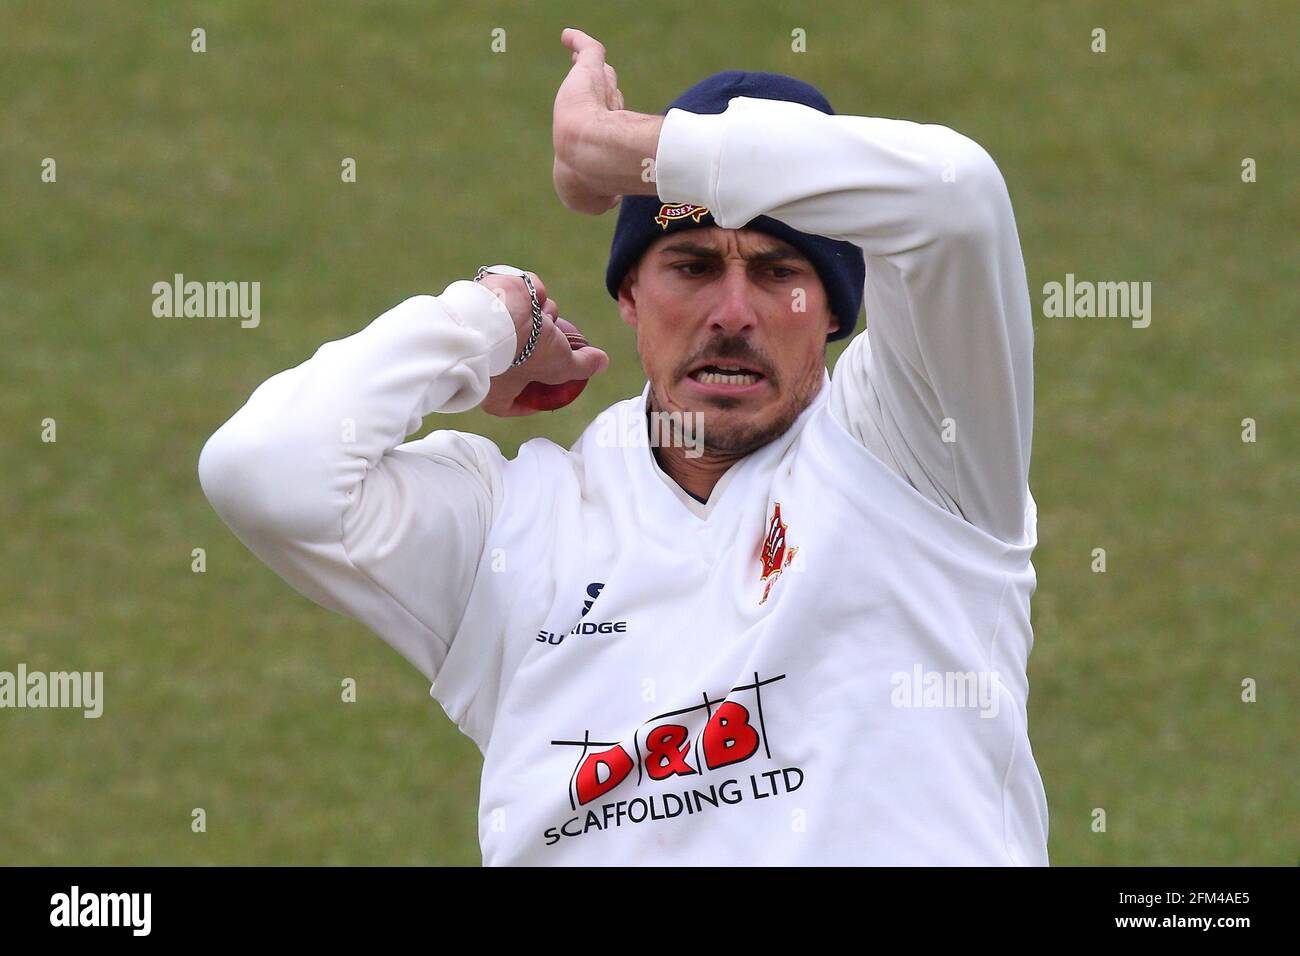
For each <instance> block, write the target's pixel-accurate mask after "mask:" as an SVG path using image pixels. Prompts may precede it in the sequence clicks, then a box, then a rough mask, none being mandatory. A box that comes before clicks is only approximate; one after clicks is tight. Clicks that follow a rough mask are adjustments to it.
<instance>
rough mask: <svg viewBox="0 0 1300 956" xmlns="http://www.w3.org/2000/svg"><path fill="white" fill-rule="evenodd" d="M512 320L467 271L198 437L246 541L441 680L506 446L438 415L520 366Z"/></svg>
mask: <svg viewBox="0 0 1300 956" xmlns="http://www.w3.org/2000/svg"><path fill="white" fill-rule="evenodd" d="M515 350H516V338H515V330H514V326H513V323H512V322H511V320H510V317H509V315H508V314H506V313H505V312H504V311H502V310H500V309H499V304H498V300H497V299H496V297H495V296H494V295H493V294H492V292H491V291H490V290H489V289H486V288H484V287H483V286H481V285H478V284H476V283H473V282H469V281H467V280H459V281H456V282H453V283H451V284H450V285H449V286H448V287H447V289H446V290H445V291H444V292H443V293H442V294H441V295H439V296H436V297H435V296H431V295H418V296H414V297H413V298H410V299H407V300H406V301H404V302H402V303H400V304H399V305H397V306H395V307H394V308H392V309H390V310H389V311H387V312H385V313H384V314H383V315H381V316H379V317H378V318H377V319H375V320H374V321H373V322H371V323H370V325H368V326H367V327H366V328H364V329H362V330H361V331H359V332H357V333H355V334H354V335H350V336H348V337H346V338H343V339H339V340H337V341H333V342H327V343H326V344H324V345H322V346H321V347H320V348H319V349H318V350H317V351H316V353H315V354H314V355H313V356H312V357H311V358H310V359H308V360H307V361H306V362H303V363H302V364H301V365H298V366H296V367H294V368H291V369H287V370H286V371H283V372H280V373H279V374H277V375H274V376H272V377H271V378H270V379H268V380H267V381H266V382H264V383H263V384H262V385H260V386H259V387H258V388H257V389H256V390H255V391H254V392H253V394H252V396H251V397H250V398H249V399H248V401H247V403H246V404H245V405H244V406H243V407H242V408H241V409H240V410H239V411H238V412H236V413H235V415H234V416H233V417H232V418H231V419H230V420H229V421H228V422H226V423H225V424H224V425H222V426H221V428H220V429H218V430H217V432H216V433H215V434H213V435H212V437H211V438H209V439H208V441H207V443H206V444H205V445H204V447H203V451H202V453H201V454H200V456H199V465H198V470H199V480H200V483H201V485H202V487H203V491H204V494H205V495H206V496H207V498H208V500H209V501H210V502H211V504H212V506H213V508H214V509H215V510H216V511H217V513H218V514H219V515H220V516H221V518H222V520H223V521H225V523H226V524H227V525H229V527H230V529H231V530H232V531H233V532H234V533H235V535H236V536H237V537H238V538H239V540H240V541H242V542H243V543H244V544H245V545H246V546H247V547H248V548H249V550H250V551H252V552H253V553H254V554H255V555H256V556H257V557H258V558H260V559H261V560H262V561H263V562H265V563H266V564H267V565H269V566H270V567H271V568H272V569H274V570H275V571H276V573H278V574H279V575H280V576H281V577H282V578H284V580H285V581H287V582H288V583H289V584H290V585H292V586H293V587H294V588H295V589H296V590H298V591H299V592H301V593H302V594H304V595H305V596H306V597H308V598H310V599H311V600H313V601H315V602H316V603H318V604H320V605H321V606H323V607H326V608H329V609H331V610H334V611H338V612H340V613H342V614H346V615H348V616H349V617H352V618H355V619H356V620H359V621H361V622H362V623H364V624H366V625H368V626H369V627H371V628H372V629H373V630H374V631H376V633H378V634H379V635H380V636H381V637H383V638H384V640H386V641H387V642H388V643H389V644H391V645H392V646H393V647H394V648H395V649H396V650H397V651H398V652H399V653H401V654H402V655H403V656H404V657H405V658H406V659H407V660H409V661H410V662H411V663H412V664H414V665H415V666H416V667H417V668H419V670H420V671H421V673H423V674H424V675H425V677H427V678H429V679H430V680H431V681H432V680H433V679H434V677H435V676H436V675H437V672H438V670H439V668H440V667H441V665H442V662H443V660H444V658H445V657H446V654H447V649H448V642H449V640H450V639H451V636H452V635H453V634H454V633H455V632H456V630H457V628H458V626H459V623H460V620H461V617H462V615H463V614H464V609H465V605H466V602H467V601H468V600H469V595H470V590H471V588H472V585H473V583H474V574H475V569H476V567H477V564H478V561H479V558H480V556H481V554H482V551H483V546H484V541H485V538H486V535H487V532H488V529H489V528H490V526H491V523H492V520H493V517H494V514H495V504H496V503H497V502H499V501H500V498H501V468H502V464H503V458H502V456H501V453H500V451H499V449H497V447H496V446H495V445H494V444H493V443H492V442H490V441H489V440H487V439H485V438H482V437H480V436H477V435H470V434H466V433H462V432H456V431H450V430H442V431H435V432H432V433H431V434H430V435H428V436H426V437H425V438H423V439H420V440H418V441H413V442H409V443H405V444H401V442H402V440H403V438H404V437H405V436H407V435H409V434H411V433H412V432H414V431H416V430H417V429H419V428H420V426H421V422H422V419H423V418H424V416H426V415H427V414H429V413H431V412H459V411H464V410H466V409H469V408H473V407H475V406H476V405H477V404H478V403H479V402H481V401H482V400H483V398H484V396H485V395H486V394H487V392H488V388H489V382H490V378H491V377H492V376H493V375H496V374H499V373H501V372H502V371H504V370H505V369H506V368H507V367H509V365H510V363H511V361H512V360H513V358H514V355H515Z"/></svg>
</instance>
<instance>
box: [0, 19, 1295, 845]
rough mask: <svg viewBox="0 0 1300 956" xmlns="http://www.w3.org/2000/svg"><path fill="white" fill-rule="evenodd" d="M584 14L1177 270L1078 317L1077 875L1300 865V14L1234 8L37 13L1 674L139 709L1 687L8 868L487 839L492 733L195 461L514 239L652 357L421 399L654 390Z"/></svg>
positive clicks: (11, 241) (646, 45)
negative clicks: (1106, 310)
mask: <svg viewBox="0 0 1300 956" xmlns="http://www.w3.org/2000/svg"><path fill="white" fill-rule="evenodd" d="M587 11H591V12H587ZM566 25H576V26H580V27H581V28H583V29H585V30H587V31H588V32H590V33H592V34H594V35H596V36H597V37H599V38H600V39H601V40H602V41H603V42H604V43H605V44H606V46H607V47H608V50H609V59H610V62H611V63H613V64H614V65H615V67H616V68H617V69H618V71H619V74H620V79H621V86H622V89H623V90H624V92H625V94H626V96H627V102H628V106H629V108H631V109H636V110H640V111H643V112H658V111H659V110H660V109H661V108H662V106H663V104H664V103H666V102H667V101H668V100H670V99H671V98H672V97H673V96H675V95H676V94H677V93H678V92H680V91H681V90H682V89H684V88H685V87H686V86H687V85H689V84H690V83H693V82H695V81H696V80H698V79H701V78H702V77H704V76H705V75H707V74H709V73H712V72H714V71H717V70H722V69H730V68H748V69H762V70H773V71H778V72H786V73H791V74H794V75H797V76H800V77H802V78H804V79H807V80H809V81H811V82H813V83H815V84H817V85H819V86H820V87H821V88H822V89H823V90H824V91H825V92H826V93H827V94H828V96H829V97H830V99H831V100H832V102H833V103H835V105H836V107H837V109H839V110H840V111H841V112H848V113H858V114H869V115H882V116H892V117H902V118H907V119H914V120H919V121H924V122H938V123H943V124H945V125H949V126H952V127H954V128H956V129H958V130H960V131H962V132H965V133H967V134H968V135H971V136H973V137H974V138H975V139H977V140H979V141H980V142H981V143H983V144H984V145H985V146H986V147H987V148H988V149H989V151H990V152H991V153H992V154H993V156H994V157H995V158H996V159H997V160H998V162H999V165H1000V166H1001V168H1002V171H1003V173H1004V175H1005V176H1006V179H1007V181H1008V183H1009V185H1010V189H1011V193H1012V198H1013V201H1014V203H1015V208H1016V213H1017V218H1018V222H1019V227H1020V235H1021V241H1022V244H1023V247H1024V250H1025V257H1026V261H1027V265H1028V270H1029V278H1030V288H1031V293H1032V296H1033V300H1034V302H1035V303H1036V304H1037V303H1040V302H1041V300H1042V296H1041V289H1042V286H1043V284H1044V283H1045V282H1047V281H1051V280H1054V279H1055V280H1060V279H1063V278H1064V275H1065V273H1067V272H1073V273H1074V274H1075V275H1076V276H1077V277H1078V278H1080V279H1094V280H1107V279H1108V280H1140V281H1141V280H1145V281H1150V282H1152V283H1153V286H1154V289H1153V321H1152V324H1151V326H1150V327H1149V328H1147V329H1143V330H1138V329H1133V328H1130V326H1129V324H1128V322H1127V321H1124V320H1115V319H1112V320H1099V319H1093V320H1086V319H1074V320H1070V319H1043V318H1037V319H1036V326H1037V340H1036V368H1037V389H1036V394H1037V415H1036V425H1037V428H1036V434H1035V444H1034V457H1033V466H1032V472H1031V486H1032V488H1033V490H1034V494H1035V497H1036V499H1037V501H1038V503H1039V508H1040V527H1039V532H1040V539H1041V545H1040V548H1039V550H1038V552H1037V554H1036V556H1035V564H1036V567H1037V569H1038V574H1039V590H1038V593H1037V595H1036V597H1035V604H1034V616H1035V627H1036V646H1035V649H1034V653H1033V657H1032V660H1031V667H1030V677H1031V687H1032V693H1031V697H1030V732H1031V738H1032V742H1033V746H1034V750H1035V754H1036V756H1037V759H1038V762H1039V766H1040V768H1041V770H1042V774H1043V778H1044V781H1045V784H1046V788H1047V794H1048V802H1049V806H1050V811H1051V846H1050V849H1051V858H1052V861H1053V862H1054V863H1056V864H1142V865H1147V864H1284V865H1292V864H1294V863H1296V860H1297V855H1298V852H1300V829H1298V824H1297V819H1298V804H1300V801H1298V799H1297V776H1296V774H1297V767H1298V766H1300V760H1298V759H1297V758H1298V757H1300V754H1298V752H1297V745H1296V744H1297V739H1296V731H1297V723H1298V721H1297V716H1298V714H1300V711H1298V710H1297V707H1296V693H1297V686H1298V683H1297V673H1298V671H1300V668H1298V667H1297V664H1298V662H1297V652H1296V637H1297V629H1296V622H1297V619H1300V614H1298V613H1297V611H1298V608H1297V602H1296V598H1295V592H1296V571H1297V543H1298V541H1297V539H1298V537H1300V535H1298V534H1297V531H1298V523H1297V509H1296V505H1295V500H1294V498H1295V492H1296V488H1297V477H1298V475H1297V456H1296V425H1297V422H1296V403H1295V393H1294V390H1295V387H1296V374H1295V369H1296V364H1297V349H1296V345H1297V338H1296V332H1295V322H1296V318H1297V308H1296V306H1297V295H1296V273H1295V252H1296V247H1295V232H1296V224H1297V222H1300V215H1298V213H1300V209H1297V198H1296V197H1297V189H1296V184H1295V182H1294V172H1295V157H1296V155H1297V153H1298V152H1300V142H1298V141H1297V140H1298V138H1300V137H1297V122H1296V113H1295V104H1294V99H1293V97H1292V95H1291V94H1288V92H1287V91H1288V90H1293V89H1294V79H1295V76H1294V51H1295V37H1296V30H1295V27H1296V14H1295V8H1294V7H1293V6H1290V5H1287V4H1282V3H1270V2H1246V3H1232V4H1225V3H1221V2H1217V0H1195V2H1181V3H1160V4H1156V3H1150V4H1127V3H1113V4H1112V3H1095V2H1085V3H1074V4H1069V5H1066V4H1044V5H1020V4H1016V3H1007V2H981V3H961V2H944V3H926V4H912V3H870V4H865V3H861V2H857V0H852V2H846V0H836V2H818V3H793V2H780V3H777V2H762V3H746V4H732V3H701V2H699V0H690V2H683V0H668V2H657V3H654V4H646V3H640V2H637V3H605V4H601V5H599V6H596V7H591V6H590V5H579V4H560V3H528V4H524V3H475V4H468V3H466V4H456V5H452V4H446V3H430V2H419V3H416V2H411V3H391V4H378V3H375V4H369V3H365V4H363V3H341V2H338V3H335V2H330V3H312V4H310V5H301V4H273V3H266V2H262V0H258V2H253V0H238V2H224V3H205V4H199V3H169V4H149V3H143V2H142V3H114V4H104V3H92V2H82V3H51V2H42V0H22V2H6V3H5V5H4V29H3V30H0V204H2V213H0V323H3V348H0V441H2V444H0V528H2V529H3V530H2V531H0V534H2V535H3V555H4V561H3V565H2V566H0V670H5V669H7V670H13V669H14V668H16V666H17V663H18V662H19V661H24V662H26V664H27V665H28V667H29V668H31V669H44V670H62V669H78V670H103V671H104V672H105V684H106V688H105V697H106V710H105V715H104V716H103V717H102V718H101V719H99V720H85V719H83V718H82V717H81V716H80V714H79V713H73V712H64V711H16V710H5V711H0V863H10V864H12V863H35V864H140V863H150V864H152V863H178V864H211V863H215V864H235V863H271V864H291V863H294V864H298V863H303V864H335V863H351V864H379V863H400V864H408V863H409V864H414V863H449V864H450V863H454V864H476V863H478V862H479V854H478V848H477V842H476V823H475V811H476V803H477V794H478V773H479V767H480V763H481V758H480V757H479V754H478V751H477V749H476V748H475V747H474V745H473V744H472V743H471V742H470V741H469V740H468V739H466V738H463V737H461V736H460V735H459V733H458V731H456V729H455V728H454V727H453V726H452V725H451V724H450V722H449V721H448V720H447V719H446V717H445V716H444V715H443V713H442V711H441V709H440V708H439V707H438V705H437V704H436V703H435V702H433V701H432V700H430V699H429V697H428V696H427V687H426V686H425V684H424V682H423V680H422V679H421V678H420V677H419V676H418V674H417V673H416V672H415V671H414V670H413V669H412V668H410V667H409V666H408V665H406V664H405V663H404V662H403V661H402V660H401V659H400V658H399V657H398V656H397V655H396V654H395V653H393V652H392V651H391V650H389V649H388V648H387V646H386V645H384V644H383V643H382V642H381V641H380V640H379V639H378V638H377V637H375V636H373V635H371V634H370V633H369V632H368V631H367V630H365V629H364V628H363V627H362V626H360V625H357V624H354V623H351V622H349V621H347V620H345V619H343V618H341V617H338V616H335V615H333V614H331V613H329V612H327V611H324V610H322V609H320V608H318V607H316V606H315V605H313V604H311V603H310V602H308V601H307V600H306V599H304V598H301V597H299V596H298V595H297V594H296V593H294V592H292V591H291V590H290V589H288V587H287V586H285V585H284V584H283V583H282V582H281V581H280V580H279V579H278V578H277V577H276V576H275V575H274V574H273V573H272V572H271V571H270V570H268V569H266V568H265V567H263V566H262V565H261V564H260V563H259V562H258V561H257V560H256V559H255V558H253V557H252V556H251V555H250V554H249V553H247V552H246V551H245V550H244V549H243V548H242V546H240V544H239V543H238V542H237V541H236V540H235V538H234V537H233V536H232V535H230V534H229V532H228V531H227V530H226V529H225V527H224V525H222V524H221V523H220V521H219V519H218V518H217V517H216V515H215V514H214V513H213V512H212V511H211V510H210V508H209V507H208V505H207V503H206V501H205V499H204V498H203V496H202V493H201V491H200V489H199V485H198V482H197V478H196V473H195V467H196V461H197V458H198V453H199V449H200V448H201V447H202V444H203V442H204V441H205V440H206V438H207V437H208V436H209V435H210V434H211V433H212V432H213V431H214V430H215V429H216V428H217V427H218V426H219V425H220V424H221V423H222V422H223V421H224V420H225V419H226V418H227V417H229V416H230V415H231V414H232V413H233V412H234V411H235V409H236V408H237V407H238V406H239V405H240V404H242V403H243V401H244V400H245V398H246V397H247V396H248V394H249V393H250V392H251V391H252V390H253V388H254V387H255V386H256V385H257V384H258V383H260V382H261V381H262V380H264V379H265V378H267V377H268V376H270V375H271V374H272V373H274V372H276V371H279V370H280V369H283V368H286V367H289V366H291V365H295V364H297V363H299V362H301V361H302V360H304V359H305V358H307V357H308V356H309V355H310V354H311V352H312V351H313V350H314V349H315V348H316V346H318V345H319V344H320V343H322V342H324V341H326V340H329V339H335V338H339V337H341V336H344V335H346V334H349V333H351V332H353V331H355V330H356V329H358V328H360V327H361V326H363V325H364V324H365V323H367V322H368V321H369V320H370V319H371V318H373V317H374V316H375V315H377V314H379V313H380V312H381V311H383V310H384V309H386V308H388V307H389V306H391V305H392V304H394V303H395V302H397V301H399V300H400V299H402V298H405V297H406V296H408V295H411V294H414V293H417V292H438V291H441V289H442V288H443V287H444V286H445V285H446V284H447V283H448V282H450V281H452V280H453V279H456V278H462V277H467V276H469V275H471V274H472V273H473V270H474V269H475V267H477V266H478V265H479V264H480V263H486V262H501V261H505V262H514V263H520V264H526V265H527V266H528V267H529V268H531V269H533V270H534V271H536V272H538V273H539V274H540V275H542V276H543V278H545V280H546V282H547V286H548V288H549V289H550V291H551V293H552V295H553V296H554V297H555V298H556V299H557V300H558V301H560V302H561V304H563V305H564V306H565V313H566V315H570V316H572V317H573V318H574V320H575V321H578V322H579V323H580V324H581V325H582V326H583V327H584V329H586V330H587V331H588V333H589V334H590V335H591V337H592V338H593V339H594V340H596V341H597V342H598V344H601V345H603V346H605V347H606V348H607V349H608V350H609V351H610V352H611V355H612V357H613V366H612V369H611V372H610V374H608V375H607V376H605V377H603V378H602V379H600V380H598V381H597V382H595V383H593V384H592V386H591V387H590V388H589V389H588V391H587V394H586V395H585V396H584V397H583V399H582V401H580V402H579V403H578V404H577V405H575V406H572V407H570V408H568V409H565V410H563V411H560V412H556V413H553V414H551V415H547V416H540V417H537V418H533V419H527V420H512V421H505V420H500V419H491V418H488V417H487V416H484V415H481V414H480V413H477V412H474V413H469V414H466V415H460V416H454V417H451V418H449V419H442V420H439V421H437V422H432V421H427V422H426V425H428V426H430V427H432V426H434V425H438V426H442V427H456V428H463V429H470V430H475V431H479V432H481V433H483V434H486V435H489V436H490V437H492V438H493V439H495V440H496V441H498V442H499V443H500V444H501V446H502V448H503V450H505V451H506V452H507V454H511V455H512V454H514V451H515V449H516V448H517V447H518V445H519V443H520V442H521V441H523V440H526V439H527V438H530V437H533V436H535V435H546V436H549V437H551V438H553V439H555V440H557V441H560V442H563V443H566V444H567V443H568V442H570V441H572V439H574V438H575V437H576V436H577V435H578V433H579V432H580V430H581V427H582V426H583V424H584V423H585V422H586V421H588V420H590V418H591V417H592V416H593V415H594V413H595V412H596V411H597V410H599V409H600V408H603V407H604V406H605V405H607V404H609V403H611V402H613V401H615V400H618V399H620V398H624V397H627V396H628V395H631V394H634V393H635V392H636V391H638V390H639V389H640V387H641V385H642V383H643V378H642V377H641V374H640V369H639V366H638V364H637V361H636V357H635V353H634V349H633V341H632V338H631V333H630V332H629V331H628V330H627V329H626V328H625V327H624V326H622V325H621V323H620V322H619V320H618V316H617V310H616V309H615V307H614V304H613V302H612V301H611V300H609V299H608V297H607V296H606V294H605V292H604V290H603V279H602V277H603V273H604V265H605V257H606V255H607V250H608V241H609V236H610V231H611V229H612V227H613V218H614V217H613V215H612V214H611V215H607V216H605V217H603V218H598V219H593V218H590V217H580V216H577V215H574V214H572V213H569V212H568V211H566V210H565V209H564V208H563V207H562V206H561V205H560V203H559V201H558V200H557V199H556V198H555V195H554V192H553V190H552V187H551V183H550V168H551V149H550V109H551V103H552V100H553V97H554V93H555V89H556V87H557V86H558V84H559V82H560V81H561V79H562V78H563V76H564V75H565V73H566V71H567V69H568V65H569V56H568V53H567V51H565V50H564V49H563V48H562V47H561V46H560V43H559V34H560V30H561V29H562V28H563V27H564V26H566ZM196 26H202V27H204V28H205V29H206V31H207V47H208V51H207V52H206V53H204V54H196V53H192V52H191V51H190V31H191V29H192V28H194V27H196ZM494 27H503V28H505V29H506V31H507V34H506V36H507V51H506V52H505V53H503V54H493V53H492V52H490V48H489V44H490V40H491V36H490V31H491V30H492V29H493V28H494ZM795 27H802V28H804V29H805V30H806V31H807V37H808V43H807V46H808V50H807V52H806V53H803V54H796V53H792V52H791V50H790V31H791V30H792V29H793V28H795ZM1095 27H1103V28H1105V29H1106V31H1107V46H1108V50H1107V52H1106V53H1104V54H1094V53H1092V52H1091V51H1090V49H1089V47H1090V42H1091V37H1090V34H1091V31H1092V29H1093V28H1095ZM47 156H48V157H53V158H55V159H56V161H57V163H58V182H57V183H55V184H45V183H42V182H41V181H40V164H41V160H42V159H43V158H44V157H47ZM345 156H350V157H354V158H355V159H356V160H357V164H358V181H357V182H356V183H355V184H347V185H345V184H343V183H342V182H341V181H340V175H339V171H340V161H341V159H342V158H343V157H345ZM1244 157H1253V158H1254V159H1255V160H1256V161H1257V163H1258V180H1259V181H1258V182H1257V183H1254V184H1245V183H1243V182H1242V181H1241V178H1240V165H1241V161H1242V159H1243V158H1244ZM175 272H182V273H184V274H185V275H186V276H187V278H197V279H200V280H207V279H223V280H225V279H234V280H249V281H251V280H257V281H260V282H261V284H262V322H261V326H260V327H259V328H257V329H241V328H240V327H239V324H238V321H237V320H221V319H156V318H154V317H153V316H152V314H151V311H150V309H151V304H152V293H151V291H150V287H151V285H152V284H153V283H154V282H155V281H159V280H166V279H168V278H170V277H171V275H172V274H173V273H175ZM838 351H839V350H838V349H836V350H834V352H833V355H834V354H838ZM1287 369H1290V370H1291V371H1290V372H1287ZM47 417H50V418H54V419H55V420H56V421H57V429H58V431H57V436H58V441H57V443H54V444H47V443H42V442H41V441H40V430H41V421H42V419H44V418H47ZM1246 417H1250V418H1254V419H1255V420H1256V422H1257V423H1258V441H1257V442H1256V443H1254V444H1243V442H1242V441H1241V439H1240V431H1241V420H1242V419H1243V418H1246ZM196 547H202V548H205V549H206V551H207V571H206V573H204V574H195V573H192V572H191V570H190V562H191V557H190V554H191V549H193V548H196ZM1098 547H1101V548H1105V549H1106V552H1107V563H1108V570H1107V572H1106V573H1105V574H1094V573H1092V572H1091V571H1090V569H1089V564H1090V561H1091V552H1092V549H1093V548H1098ZM344 677H353V678H355V679H356V680H357V682H358V686H359V699H358V701H357V703H355V704H343V703H341V702H340V699H339V686H340V681H341V680H342V678H344ZM1246 677H1252V678H1254V679H1255V680H1256V681H1257V682H1258V698H1259V699H1258V701H1257V702H1256V703H1253V704H1247V703H1243V702H1241V700H1240V685H1241V681H1242V679H1243V678H1246ZM195 807H203V808H204V809H205V810H206V812H207V814H208V832H207V833H205V834H195V833H192V832H191V829H190V812H191V809H192V808H195ZM1096 807H1101V808H1104V809H1105V810H1106V812H1107V830H1106V832H1105V833H1095V832H1093V831H1092V829H1091V823H1092V815H1091V814H1092V810H1093V808H1096Z"/></svg>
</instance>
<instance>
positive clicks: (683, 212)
mask: <svg viewBox="0 0 1300 956" xmlns="http://www.w3.org/2000/svg"><path fill="white" fill-rule="evenodd" d="M708 212H709V210H708V209H707V208H705V207H704V206H694V205H691V204H690V203H688V202H666V203H664V204H663V205H662V206H660V207H659V215H657V216H655V222H657V223H659V228H661V229H667V228H668V224H669V223H670V222H673V221H674V220H676V219H694V220H695V221H696V222H699V221H700V220H701V219H702V218H704V216H705V215H706V214H707V213H708Z"/></svg>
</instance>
